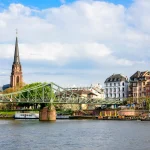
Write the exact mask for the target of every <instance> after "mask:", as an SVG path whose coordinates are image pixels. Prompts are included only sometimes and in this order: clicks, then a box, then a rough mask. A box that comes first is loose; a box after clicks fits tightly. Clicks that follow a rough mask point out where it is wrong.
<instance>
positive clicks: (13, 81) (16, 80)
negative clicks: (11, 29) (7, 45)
mask: <svg viewBox="0 0 150 150" xmlns="http://www.w3.org/2000/svg"><path fill="white" fill-rule="evenodd" d="M22 84H23V75H22V66H21V63H20V57H19V47H18V38H17V36H16V43H15V53H14V61H13V65H12V71H11V76H10V87H13V88H14V87H16V86H22Z"/></svg>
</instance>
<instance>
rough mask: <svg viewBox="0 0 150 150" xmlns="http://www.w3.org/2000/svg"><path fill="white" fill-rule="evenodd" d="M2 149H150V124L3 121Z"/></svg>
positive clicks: (1, 130)
mask: <svg viewBox="0 0 150 150" xmlns="http://www.w3.org/2000/svg"><path fill="white" fill-rule="evenodd" d="M0 150H150V122H148V121H147V122H142V121H100V120H57V121H56V122H55V123H49V122H39V121H38V120H0Z"/></svg>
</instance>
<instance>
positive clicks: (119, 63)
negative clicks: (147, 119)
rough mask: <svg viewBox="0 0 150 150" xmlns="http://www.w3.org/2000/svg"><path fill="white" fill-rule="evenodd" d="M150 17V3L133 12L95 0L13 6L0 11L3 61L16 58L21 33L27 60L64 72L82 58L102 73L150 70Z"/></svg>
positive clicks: (135, 7)
mask: <svg viewBox="0 0 150 150" xmlns="http://www.w3.org/2000/svg"><path fill="white" fill-rule="evenodd" d="M64 2H65V1H62V3H64ZM149 17H150V1H147V0H142V1H141V0H135V1H134V2H133V3H132V4H131V6H130V7H129V8H125V7H124V6H122V5H115V4H112V3H108V2H102V1H93V0H89V1H83V0H80V1H76V2H73V3H70V4H65V3H64V4H63V5H62V6H60V7H58V8H48V9H43V10H36V9H32V8H29V7H26V6H24V5H22V4H11V5H10V6H9V7H8V8H7V9H5V10H3V11H1V12H0V30H1V32H0V43H1V44H0V54H1V53H2V54H3V55H0V59H4V58H11V59H13V53H14V39H15V38H14V37H15V29H16V28H18V30H19V43H20V44H19V48H20V54H21V59H22V60H24V61H27V59H30V60H33V61H34V60H39V61H42V60H48V61H49V62H53V63H55V64H57V65H58V66H59V65H61V66H62V67H63V66H65V65H67V64H69V63H72V62H74V61H76V60H82V59H83V60H84V62H85V63H86V61H89V60H90V61H91V62H93V63H94V64H95V66H96V67H98V69H99V68H100V67H102V68H105V67H107V70H112V67H115V68H118V70H119V72H121V71H123V69H125V67H127V66H128V67H129V69H130V71H132V70H133V69H134V68H135V69H136V68H138V67H141V66H142V65H143V66H144V67H145V68H146V67H147V66H148V63H149V62H148V61H147V60H149V55H150V51H149V48H150V46H149V43H150V21H149ZM12 41H13V42H12ZM41 65H42V62H41ZM133 66H134V68H133ZM121 67H122V68H121ZM144 67H142V68H141V69H143V68H144ZM85 69H86V68H85ZM139 70H140V68H139ZM146 70H148V68H147V69H146ZM0 71H1V70H0ZM114 71H115V70H114ZM116 71H117V69H116ZM135 71H136V70H135ZM106 72H107V71H106ZM105 75H106V74H105ZM102 78H106V77H105V76H104V75H103V77H102Z"/></svg>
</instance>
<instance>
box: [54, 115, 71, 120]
mask: <svg viewBox="0 0 150 150" xmlns="http://www.w3.org/2000/svg"><path fill="white" fill-rule="evenodd" d="M56 119H69V115H58V114H57V116H56Z"/></svg>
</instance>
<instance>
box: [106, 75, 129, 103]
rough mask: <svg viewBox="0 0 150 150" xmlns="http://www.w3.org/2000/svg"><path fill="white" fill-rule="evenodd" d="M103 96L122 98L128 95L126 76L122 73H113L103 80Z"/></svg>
mask: <svg viewBox="0 0 150 150" xmlns="http://www.w3.org/2000/svg"><path fill="white" fill-rule="evenodd" d="M104 85H105V98H106V99H112V98H113V99H119V100H123V99H124V98H127V96H128V78H127V77H126V76H124V75H122V74H113V75H111V76H110V77H108V78H107V79H106V80H105V82H104Z"/></svg>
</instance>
